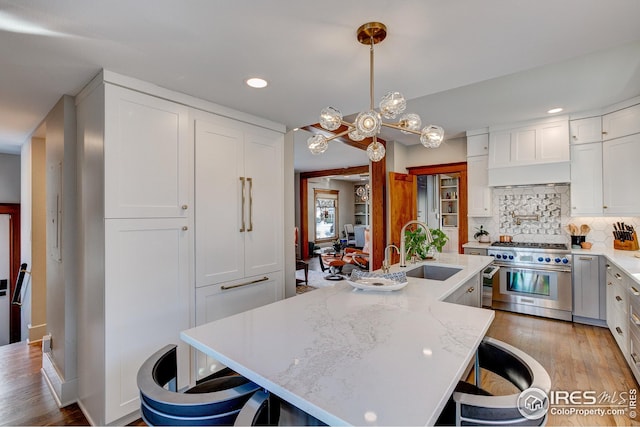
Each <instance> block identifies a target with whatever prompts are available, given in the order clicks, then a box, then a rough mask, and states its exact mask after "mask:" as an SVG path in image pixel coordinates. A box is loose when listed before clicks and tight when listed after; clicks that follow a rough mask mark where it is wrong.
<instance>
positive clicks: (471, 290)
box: [467, 286, 476, 293]
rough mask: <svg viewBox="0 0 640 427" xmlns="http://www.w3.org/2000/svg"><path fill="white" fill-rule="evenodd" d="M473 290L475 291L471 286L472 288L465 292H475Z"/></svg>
mask: <svg viewBox="0 0 640 427" xmlns="http://www.w3.org/2000/svg"><path fill="white" fill-rule="evenodd" d="M475 290H476V289H475V288H474V287H473V286H472V287H470V288H469V289H467V292H469V293H471V292H473V291H475Z"/></svg>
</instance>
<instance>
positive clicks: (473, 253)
mask: <svg viewBox="0 0 640 427" xmlns="http://www.w3.org/2000/svg"><path fill="white" fill-rule="evenodd" d="M469 255H480V252H469Z"/></svg>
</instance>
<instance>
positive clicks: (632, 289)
mask: <svg viewBox="0 0 640 427" xmlns="http://www.w3.org/2000/svg"><path fill="white" fill-rule="evenodd" d="M629 290H630V291H631V293H632V294H634V295H635V296H638V295H640V292H639V291H638V290H637V289H636V288H635V286H632V287H630V288H629Z"/></svg>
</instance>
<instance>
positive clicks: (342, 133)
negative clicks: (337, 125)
mask: <svg viewBox="0 0 640 427" xmlns="http://www.w3.org/2000/svg"><path fill="white" fill-rule="evenodd" d="M345 125H347V126H353V125H351V124H349V123H345ZM349 132H351V128H349V129H347V130H345V131H343V132H340V133H337V134H335V135H333V136H330V137H328V138H327V142H329V141H331V140H333V139H336V138H340V137H341V136H345V135H346V134H348V133H349Z"/></svg>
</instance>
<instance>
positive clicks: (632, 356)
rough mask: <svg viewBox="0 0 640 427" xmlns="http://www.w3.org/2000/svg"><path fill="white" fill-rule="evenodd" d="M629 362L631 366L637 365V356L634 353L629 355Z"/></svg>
mask: <svg viewBox="0 0 640 427" xmlns="http://www.w3.org/2000/svg"><path fill="white" fill-rule="evenodd" d="M631 360H633V364H634V365H637V364H638V362H639V361H638V355H637V354H635V353H631Z"/></svg>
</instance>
